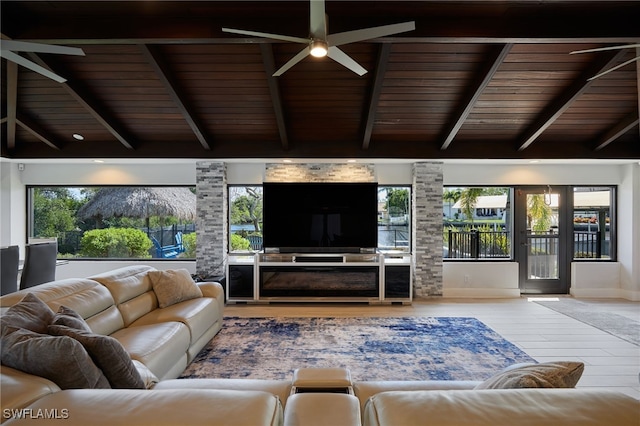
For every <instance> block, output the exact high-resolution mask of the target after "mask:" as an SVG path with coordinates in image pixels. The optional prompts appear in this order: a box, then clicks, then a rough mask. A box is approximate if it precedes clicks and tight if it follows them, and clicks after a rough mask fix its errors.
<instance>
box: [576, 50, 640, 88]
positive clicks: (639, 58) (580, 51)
mask: <svg viewBox="0 0 640 426" xmlns="http://www.w3.org/2000/svg"><path fill="white" fill-rule="evenodd" d="M639 47H640V44H623V45H620V46H608V47H597V48H595V49H585V50H574V51H573V52H569V54H570V55H574V54H579V53H592V52H602V51H605V50H620V49H635V48H639ZM638 60H640V55H638V56H636V57H635V58H631V59H629V60H628V61H624V62H623V63H621V64H618V65H616V66H615V67H612V68H609V69H608V70H606V71H603V72H601V73H600V74H598V75H594V76H593V77H591V78H588V79H587V81H591V80H595V79H596V78H598V77H602V76H603V75H605V74H609V73H610V72H611V71H615V70H617V69H619V68H622V67H624V66H627V65H629V64H630V63H632V62H635V61H638Z"/></svg>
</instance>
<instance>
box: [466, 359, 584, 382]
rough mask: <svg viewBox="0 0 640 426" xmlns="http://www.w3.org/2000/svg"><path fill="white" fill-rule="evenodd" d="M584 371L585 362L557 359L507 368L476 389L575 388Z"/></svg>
mask: <svg viewBox="0 0 640 426" xmlns="http://www.w3.org/2000/svg"><path fill="white" fill-rule="evenodd" d="M583 371H584V363H582V362H574V361H557V362H547V363H541V364H530V365H523V366H520V367H517V368H512V369H506V370H505V371H502V372H500V373H498V374H495V375H494V376H492V377H490V378H488V379H487V380H485V381H484V382H482V383H480V384H479V385H478V386H476V387H475V389H517V388H573V387H575V386H576V384H577V383H578V380H580V377H581V376H582V372H583Z"/></svg>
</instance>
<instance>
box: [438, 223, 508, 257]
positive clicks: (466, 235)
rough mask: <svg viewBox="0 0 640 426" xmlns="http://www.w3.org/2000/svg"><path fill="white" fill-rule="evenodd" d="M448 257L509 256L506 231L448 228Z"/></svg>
mask: <svg viewBox="0 0 640 426" xmlns="http://www.w3.org/2000/svg"><path fill="white" fill-rule="evenodd" d="M447 240H448V243H447V249H448V253H447V255H446V256H445V257H446V258H448V259H478V258H492V259H495V258H509V257H510V254H509V253H510V250H509V232H508V231H478V230H475V229H472V230H471V231H454V230H453V229H449V230H448V239H447Z"/></svg>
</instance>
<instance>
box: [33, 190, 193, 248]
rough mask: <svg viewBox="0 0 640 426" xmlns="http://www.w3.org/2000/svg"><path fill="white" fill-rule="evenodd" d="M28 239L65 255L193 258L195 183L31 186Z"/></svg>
mask: <svg viewBox="0 0 640 426" xmlns="http://www.w3.org/2000/svg"><path fill="white" fill-rule="evenodd" d="M27 202H28V209H27V211H28V226H27V232H28V241H29V242H30V243H33V242H38V241H46V240H55V241H57V243H58V257H59V258H66V259H82V258H119V259H151V258H155V259H175V258H195V250H196V246H195V245H196V233H195V231H196V228H195V219H196V213H195V212H196V196H195V187H187V186H173V187H169V186H151V187H149V186H102V187H97V186H91V187H76V186H72V187H67V186H30V187H27Z"/></svg>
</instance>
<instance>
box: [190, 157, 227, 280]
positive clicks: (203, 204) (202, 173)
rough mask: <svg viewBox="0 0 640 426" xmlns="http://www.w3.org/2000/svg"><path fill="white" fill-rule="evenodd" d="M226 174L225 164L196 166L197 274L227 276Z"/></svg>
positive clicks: (201, 164)
mask: <svg viewBox="0 0 640 426" xmlns="http://www.w3.org/2000/svg"><path fill="white" fill-rule="evenodd" d="M226 189H227V174H226V167H225V164H224V163H222V162H210V161H198V162H197V163H196V195H197V208H198V210H197V218H196V238H197V244H196V273H197V274H198V275H200V276H202V277H212V276H220V275H224V274H225V260H226V253H227V243H228V241H227V234H228V232H227V220H226V218H227V203H228V200H227V190H226Z"/></svg>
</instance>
